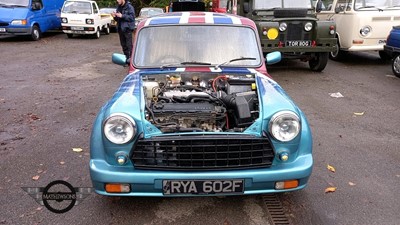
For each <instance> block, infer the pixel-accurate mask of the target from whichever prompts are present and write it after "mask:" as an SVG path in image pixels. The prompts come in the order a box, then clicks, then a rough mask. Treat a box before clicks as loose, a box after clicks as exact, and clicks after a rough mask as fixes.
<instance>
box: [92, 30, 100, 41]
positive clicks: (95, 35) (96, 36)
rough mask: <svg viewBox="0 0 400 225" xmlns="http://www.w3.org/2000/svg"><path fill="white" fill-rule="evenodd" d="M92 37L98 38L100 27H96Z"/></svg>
mask: <svg viewBox="0 0 400 225" xmlns="http://www.w3.org/2000/svg"><path fill="white" fill-rule="evenodd" d="M93 37H94V38H96V39H99V38H100V28H99V27H98V28H97V30H96V33H95V34H94V35H93Z"/></svg>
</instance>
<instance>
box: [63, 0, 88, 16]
mask: <svg viewBox="0 0 400 225" xmlns="http://www.w3.org/2000/svg"><path fill="white" fill-rule="evenodd" d="M62 12H63V13H77V14H91V13H92V7H91V5H90V2H83V1H82V2H68V1H67V2H65V4H64V7H63V9H62Z"/></svg>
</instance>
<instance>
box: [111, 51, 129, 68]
mask: <svg viewBox="0 0 400 225" xmlns="http://www.w3.org/2000/svg"><path fill="white" fill-rule="evenodd" d="M111 60H112V62H113V63H115V64H117V65H121V66H125V65H126V56H125V55H124V54H120V53H113V54H112V58H111Z"/></svg>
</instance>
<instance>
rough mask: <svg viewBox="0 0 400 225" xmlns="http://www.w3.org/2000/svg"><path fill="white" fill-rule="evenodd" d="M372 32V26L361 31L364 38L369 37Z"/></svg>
mask: <svg viewBox="0 0 400 225" xmlns="http://www.w3.org/2000/svg"><path fill="white" fill-rule="evenodd" d="M371 31H372V28H371V27H370V26H364V27H362V28H361V29H360V34H361V36H363V37H366V36H368V34H370V33H371Z"/></svg>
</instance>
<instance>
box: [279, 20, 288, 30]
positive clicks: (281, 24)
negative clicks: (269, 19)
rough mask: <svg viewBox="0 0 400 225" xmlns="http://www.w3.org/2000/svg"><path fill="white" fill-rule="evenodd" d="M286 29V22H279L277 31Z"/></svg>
mask: <svg viewBox="0 0 400 225" xmlns="http://www.w3.org/2000/svg"><path fill="white" fill-rule="evenodd" d="M286 29H287V23H285V22H282V23H280V24H279V31H280V32H284V31H285V30H286Z"/></svg>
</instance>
